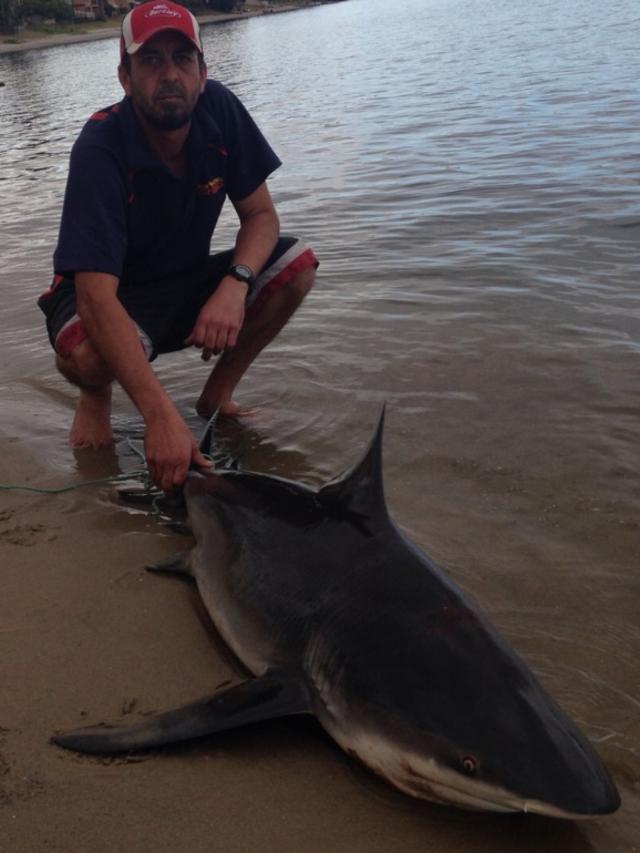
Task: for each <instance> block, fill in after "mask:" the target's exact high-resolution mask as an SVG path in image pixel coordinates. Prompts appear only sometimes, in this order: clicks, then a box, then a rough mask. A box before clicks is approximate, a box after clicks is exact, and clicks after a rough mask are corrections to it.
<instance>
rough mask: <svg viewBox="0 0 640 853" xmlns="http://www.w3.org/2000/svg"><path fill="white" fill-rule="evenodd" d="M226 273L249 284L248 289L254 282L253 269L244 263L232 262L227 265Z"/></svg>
mask: <svg viewBox="0 0 640 853" xmlns="http://www.w3.org/2000/svg"><path fill="white" fill-rule="evenodd" d="M228 275H230V276H233V278H237V279H238V281H244V283H245V284H248V285H249V290H251V288H252V287H253V285H254V284H255V283H256V276H255V273H254V272H253V270H252V269H251V268H250V267H247V266H245V265H244V264H232V265H231V266H230V267H229V272H228Z"/></svg>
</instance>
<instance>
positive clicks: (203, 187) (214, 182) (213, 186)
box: [196, 178, 224, 198]
mask: <svg viewBox="0 0 640 853" xmlns="http://www.w3.org/2000/svg"><path fill="white" fill-rule="evenodd" d="M223 186H224V181H223V180H222V178H211V180H210V181H207V182H206V184H198V185H197V186H196V195H198V196H200V198H206V197H207V196H210V195H215V194H216V193H218V192H220V190H221V189H222V187H223Z"/></svg>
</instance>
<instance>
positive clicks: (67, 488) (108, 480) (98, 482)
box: [0, 470, 147, 495]
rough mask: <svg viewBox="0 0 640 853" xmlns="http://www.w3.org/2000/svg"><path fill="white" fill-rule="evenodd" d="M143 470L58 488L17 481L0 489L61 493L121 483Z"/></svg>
mask: <svg viewBox="0 0 640 853" xmlns="http://www.w3.org/2000/svg"><path fill="white" fill-rule="evenodd" d="M146 474H147V472H146V471H144V470H140V471H131V473H129V474H115V475H114V476H113V477H100V478H99V479H97V480H82V481H81V482H79V483H73V484H71V485H68V486H59V487H58V488H52V489H45V488H38V487H36V486H24V485H21V484H19V483H0V489H1V490H3V491H11V490H16V491H21V492H36V494H39V495H61V494H63V493H64V492H71V491H73V490H74V489H81V488H82V487H83V486H99V485H104V484H105V483H122V482H125V481H126V480H131V479H133V478H135V477H143V476H146Z"/></svg>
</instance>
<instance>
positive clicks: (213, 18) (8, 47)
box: [0, 3, 321, 56]
mask: <svg viewBox="0 0 640 853" xmlns="http://www.w3.org/2000/svg"><path fill="white" fill-rule="evenodd" d="M311 5H321V4H317V3H312V4H311V3H291V4H288V5H286V6H279V7H277V8H269V9H251V10H249V11H245V12H216V13H208V14H206V15H201V16H197V17H198V23H199V24H200V26H201V27H204V26H209V25H212V24H226V23H228V22H229V21H241V20H244V19H249V18H257V17H261V16H263V15H279V14H281V13H283V12H295V11H297V10H298V9H306V8H309V6H311ZM121 22H122V19H121V18H118V19H117V20H114V21H113V22H112V23H111V22H110V23H111V25H110V26H105V27H103V28H102V29H96V30H86V31H84V32H78V33H72V32H66V33H43V34H42V36H39V37H35V38H28V39H25V40H24V41H20V42H8V41H0V56H1V55H3V54H8V53H20V52H24V51H27V50H42V49H44V48H47V47H60V46H63V45H68V44H81V43H82V42H89V41H102V40H103V39H108V38H119V36H120V25H121ZM18 37H19V36H18ZM6 38H11V37H10V36H6Z"/></svg>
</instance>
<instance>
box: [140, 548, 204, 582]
mask: <svg viewBox="0 0 640 853" xmlns="http://www.w3.org/2000/svg"><path fill="white" fill-rule="evenodd" d="M145 569H146V570H147V571H149V572H174V573H175V574H179V575H189V577H192V576H193V572H192V571H191V551H181V552H180V553H179V554H172V555H171V556H170V557H166V558H165V559H164V560H159V561H158V562H157V563H150V564H149V565H147V566H145Z"/></svg>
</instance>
